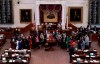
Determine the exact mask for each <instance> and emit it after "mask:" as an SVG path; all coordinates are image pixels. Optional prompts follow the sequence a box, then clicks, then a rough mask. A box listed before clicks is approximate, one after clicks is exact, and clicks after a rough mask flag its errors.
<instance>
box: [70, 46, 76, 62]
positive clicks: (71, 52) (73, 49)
mask: <svg viewBox="0 0 100 64" xmlns="http://www.w3.org/2000/svg"><path fill="white" fill-rule="evenodd" d="M74 53H75V48H74V46H71V47H70V48H69V56H70V63H71V62H72V55H73V54H74Z"/></svg>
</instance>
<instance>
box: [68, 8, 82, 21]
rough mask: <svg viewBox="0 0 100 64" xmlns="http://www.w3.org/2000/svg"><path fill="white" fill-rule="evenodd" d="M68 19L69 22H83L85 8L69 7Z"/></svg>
mask: <svg viewBox="0 0 100 64" xmlns="http://www.w3.org/2000/svg"><path fill="white" fill-rule="evenodd" d="M68 19H69V20H68V21H69V22H82V20H83V7H69V12H68Z"/></svg>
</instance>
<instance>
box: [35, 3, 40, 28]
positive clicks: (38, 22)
mask: <svg viewBox="0 0 100 64" xmlns="http://www.w3.org/2000/svg"><path fill="white" fill-rule="evenodd" d="M35 7H36V8H35V22H36V30H38V25H40V16H39V4H36V6H35Z"/></svg>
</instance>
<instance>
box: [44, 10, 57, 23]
mask: <svg viewBox="0 0 100 64" xmlns="http://www.w3.org/2000/svg"><path fill="white" fill-rule="evenodd" d="M57 15H58V14H57V12H49V11H45V13H44V22H58V20H57V19H58V17H57Z"/></svg>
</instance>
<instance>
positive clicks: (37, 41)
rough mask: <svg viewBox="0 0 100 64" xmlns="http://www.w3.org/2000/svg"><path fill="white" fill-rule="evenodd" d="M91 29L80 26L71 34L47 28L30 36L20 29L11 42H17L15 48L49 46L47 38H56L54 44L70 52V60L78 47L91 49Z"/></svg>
mask: <svg viewBox="0 0 100 64" xmlns="http://www.w3.org/2000/svg"><path fill="white" fill-rule="evenodd" d="M90 33H91V30H90V29H89V28H84V29H83V27H80V28H79V29H78V30H77V32H74V31H71V34H67V33H66V32H63V31H62V32H59V30H55V31H53V32H50V31H49V30H45V31H44V32H39V31H36V32H35V33H34V34H32V35H29V36H24V35H23V34H20V32H19V31H15V32H14V36H13V38H12V39H11V42H12V43H13V44H15V49H18V50H21V49H34V48H41V47H44V48H45V47H47V46H45V45H47V44H48V45H49V43H48V42H47V40H48V39H49V40H51V41H52V40H56V41H55V42H54V44H55V45H56V46H58V47H60V48H62V49H65V50H66V51H68V52H69V56H70V60H71V56H72V55H73V54H74V52H75V50H76V49H81V50H85V49H89V48H90V47H91V41H90ZM70 62H71V61H70Z"/></svg>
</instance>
